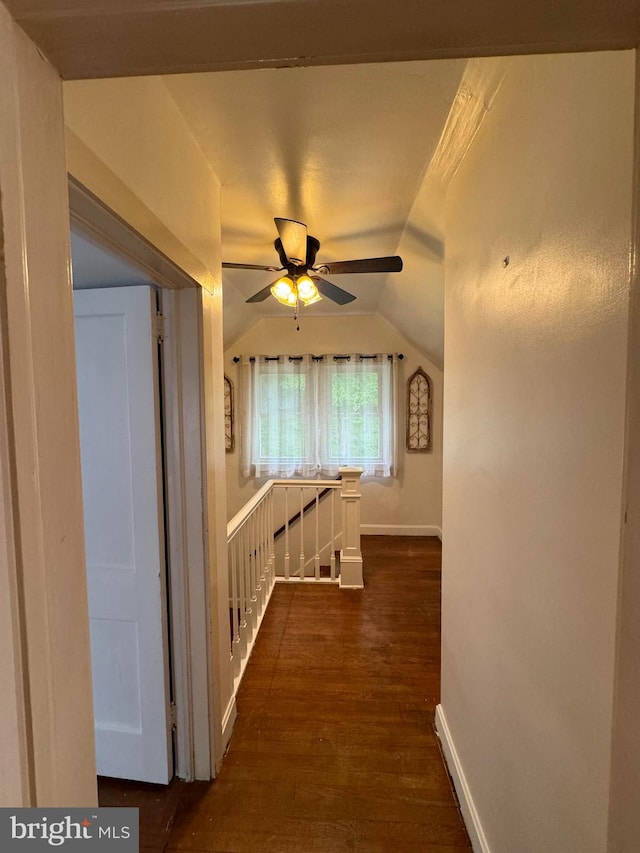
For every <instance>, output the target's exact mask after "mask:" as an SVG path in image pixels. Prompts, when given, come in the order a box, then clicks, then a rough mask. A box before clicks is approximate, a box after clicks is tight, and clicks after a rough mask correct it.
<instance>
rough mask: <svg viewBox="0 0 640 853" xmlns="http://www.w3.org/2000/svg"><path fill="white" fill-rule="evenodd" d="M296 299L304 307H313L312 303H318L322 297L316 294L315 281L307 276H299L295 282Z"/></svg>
mask: <svg viewBox="0 0 640 853" xmlns="http://www.w3.org/2000/svg"><path fill="white" fill-rule="evenodd" d="M296 287H297V290H298V297H299V299H300V300H301V302H303V303H304V305H313V304H314V302H319V301H320V300H321V299H322V296H320V294H319V293H318V288H317V287H316V283H315V281H313V279H311V278H309V276H308V275H301V276H299V277H298V279H297V281H296Z"/></svg>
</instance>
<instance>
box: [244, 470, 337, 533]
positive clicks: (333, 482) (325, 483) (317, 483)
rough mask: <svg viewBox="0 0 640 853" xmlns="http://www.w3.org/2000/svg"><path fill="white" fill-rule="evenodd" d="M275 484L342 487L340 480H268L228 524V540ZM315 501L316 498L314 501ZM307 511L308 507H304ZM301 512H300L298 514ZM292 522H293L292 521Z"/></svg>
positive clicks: (326, 487)
mask: <svg viewBox="0 0 640 853" xmlns="http://www.w3.org/2000/svg"><path fill="white" fill-rule="evenodd" d="M274 486H292V487H301V486H304V487H309V488H317V487H318V486H320V487H321V488H322V489H324V490H327V491H328V490H330V489H339V488H340V487H341V483H340V480H339V479H338V480H297V479H296V480H267V482H266V483H265V484H264V485H263V486H262V487H261V488H260V489H259V490H258V491H257V492H256V493H255V495H253V497H252V498H250V499H249V500H248V501H247V503H246V504H245V505H244V506H243V507H242V509H240V510H238V512H237V513H236V514H235V515H234V516H233V518H232V519H231V521H229V522H228V524H227V542H228V541H229V540H230V539H231V538H232V537H233V536H234V535H235V534H236V533H237V532H238V530H239V529H240V527H242V524H243V522H244V521H245V520H246V519H247V518H248V517H249V516H250V515H251V513H252V512H253V511H254V509H255V508H256V507H257V506H259V504H260V503H261V502H262V501H263V500H264V498H265V497H266V496H267V495H268V494H269V492H270V491H271V489H273V488H274ZM313 503H315V500H314V501H313ZM304 511H305V512H306V511H307V507H305V508H304ZM299 516H300V513H298V516H297V517H299ZM290 523H292V522H290Z"/></svg>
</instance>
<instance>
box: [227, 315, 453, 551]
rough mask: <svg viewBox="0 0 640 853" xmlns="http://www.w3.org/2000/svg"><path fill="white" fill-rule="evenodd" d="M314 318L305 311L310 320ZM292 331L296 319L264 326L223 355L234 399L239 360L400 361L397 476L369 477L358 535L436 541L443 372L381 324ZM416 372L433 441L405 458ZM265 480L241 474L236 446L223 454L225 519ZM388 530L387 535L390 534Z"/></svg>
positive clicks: (372, 320) (327, 323) (345, 320)
mask: <svg viewBox="0 0 640 853" xmlns="http://www.w3.org/2000/svg"><path fill="white" fill-rule="evenodd" d="M312 311H313V309H312V308H310V309H309V314H310V315H311V312H312ZM300 326H301V330H300V331H299V332H297V331H296V326H295V323H294V321H293V317H291V318H286V319H264V320H260V321H259V322H258V323H256V324H255V325H254V326H253V327H252V328H251V329H250V330H249V331H248V332H247V333H246V334H245V335H243V336H242V337H241V338H240V339H239V340H238V341H236V343H235V344H234V345H233V346H232V347H230V348H229V349H228V350H227V351H226V352H225V372H226V374H227V376H228V377H229V378H230V379H231V381H232V382H233V384H234V388H235V389H236V396H237V391H238V373H239V372H238V367H237V365H235V364H234V363H233V357H234V356H237V355H278V354H282V353H287V354H291V355H299V354H301V353H309V352H310V353H316V354H322V353H344V352H363V353H368V352H369V353H370V352H391V353H399V352H401V353H404V355H405V359H404V360H403V361H401V362H400V364H399V383H400V389H401V390H400V393H399V409H400V411H399V422H398V429H399V433H400V453H399V475H398V477H396V478H393V479H379V478H373V477H367V478H365V479H364V480H363V488H362V524H363V532H365V533H375V532H397V533H398V534H402V533H416V534H421V535H426V536H428V535H431V536H434V535H436V530H437V529H438V528H440V526H441V518H442V516H441V511H442V510H441V507H442V371H441V370H439V369H438V368H437V367H436V366H435V365H433V364H432V363H431V362H430V361H429V359H428V358H427V357H426V356H425V355H424V354H422V353H420V352H418V350H417V349H415V347H413V346H411V344H409V343H408V342H407V341H406V340H405V339H404V338H403V337H402V336H401V335H400V334H399V333H398V332H397V331H396V330H395V329H394V328H393V327H392V326H390V325H389V324H388V323H387V322H385V321H384V320H382V319H381V318H380V317H313V316H303V317H302V319H301V322H300ZM418 366H421V367H422V368H423V370H425V371H426V373H428V375H429V376H430V377H431V379H432V380H433V389H434V401H433V402H434V405H433V416H434V417H433V420H434V435H433V451H432V452H431V453H424V454H423V453H406V452H405V451H404V449H403V448H404V430H405V421H404V410H405V393H404V389H405V384H406V381H407V379H408V378H409V376H411V374H412V373H413V372H414V371H415V369H416V368H417V367H418ZM263 483H264V480H257V479H253V478H250V479H247V478H244V477H242V475H241V474H240V441H239V435H238V434H236V449H235V450H234V452H233V453H229V454H227V489H228V491H227V505H228V513H229V517H231V516H232V515H233V514H234V513H236V512H237V511H238V510H239V509H240V508H241V507H242V505H243V504H244V503H245V502H246V501H247V500H248V499H249V498H250V497H251V495H252V494H253V493H254V492H255V491H256V490H257V489H258V488H259V487H260V486H261V485H262V484H263ZM387 528H389V529H387Z"/></svg>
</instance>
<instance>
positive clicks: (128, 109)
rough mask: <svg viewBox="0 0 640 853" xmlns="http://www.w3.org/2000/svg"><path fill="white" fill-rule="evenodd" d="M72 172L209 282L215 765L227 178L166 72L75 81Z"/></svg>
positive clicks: (224, 615)
mask: <svg viewBox="0 0 640 853" xmlns="http://www.w3.org/2000/svg"><path fill="white" fill-rule="evenodd" d="M64 97H65V121H66V130H67V133H66V138H67V152H68V158H69V172H70V174H71V175H73V177H75V178H77V180H79V181H80V182H81V183H82V184H84V185H85V186H86V187H87V188H88V189H89V190H91V191H92V192H93V193H94V194H95V195H97V196H98V197H99V198H100V199H101V200H102V201H103V202H104V203H105V204H107V205H108V206H109V207H111V208H112V209H113V210H114V211H115V212H116V213H118V214H119V215H120V216H121V217H122V218H123V219H124V220H125V221H126V222H128V223H129V224H130V225H131V226H133V227H134V228H135V229H137V230H138V231H139V232H140V233H141V234H142V235H143V236H144V237H146V238H147V239H148V240H149V241H150V242H151V243H152V244H153V245H154V246H156V248H158V249H160V250H161V251H162V252H164V253H165V254H166V255H167V256H168V257H169V258H171V259H172V260H173V261H174V262H175V263H176V264H177V265H178V266H179V267H181V268H182V269H183V270H185V271H186V272H187V273H189V275H191V276H192V277H193V278H194V279H195V281H197V282H198V283H199V284H200V285H201V286H202V288H203V293H202V300H201V301H200V309H201V312H202V332H203V348H202V353H201V357H202V370H203V383H202V384H203V395H204V406H205V418H204V423H205V433H206V435H205V439H206V478H205V479H206V482H205V492H206V502H207V530H208V541H207V543H206V547H207V549H208V550H207V554H208V560H209V572H210V575H209V588H210V593H211V603H212V604H211V619H212V624H211V638H212V649H211V659H210V663H211V671H212V673H213V682H212V683H213V685H214V687H215V691H214V692H213V694H212V695H211V714H212V731H213V734H214V752H213V759H214V764H215V765H216V766H217V765H219V763H220V761H221V758H222V755H223V752H224V748H225V746H226V743H225V740H226V737H227V735H228V734H230V726H226V727H225V722H228V721H229V720H232V718H233V713H234V708H235V706H234V700H233V678H232V672H231V666H230V658H229V611H228V576H227V565H226V474H225V457H224V438H223V436H224V401H223V367H222V277H221V260H220V186H219V182H218V179H217V177H216V175H215V174H214V172H213V171H212V169H211V167H210V165H209V163H208V162H207V160H206V159H205V157H204V155H203V154H202V151H201V150H200V148H199V147H198V145H197V144H196V142H195V140H194V138H193V136H192V134H191V132H190V130H189V128H188V126H187V125H186V123H185V121H184V119H183V117H182V115H181V113H180V112H179V110H178V109H177V107H176V105H175V102H174V101H173V99H172V98H171V96H170V94H169V92H168V90H167V88H166V86H165V85H164V83H163V82H162V79H161V78H158V77H149V78H130V79H117V80H91V81H81V82H73V83H67V84H65V88H64ZM202 594H203V595H204V590H203V591H202Z"/></svg>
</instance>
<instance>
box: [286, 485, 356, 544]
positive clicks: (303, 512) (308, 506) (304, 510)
mask: <svg viewBox="0 0 640 853" xmlns="http://www.w3.org/2000/svg"><path fill="white" fill-rule="evenodd" d="M287 482H289V481H287ZM313 482H314V483H315V484H316V485H318V484H319V481H318V480H314V481H313ZM320 482H321V481H320ZM331 483H332V485H330V486H325V487H324V488H323V489H322V491H321V492H320V494H319V495H318V501H321V500H322V499H323V498H324V497H326V496H327V495H328V494H329V492H330V491H331V490H332V489H337V488H340V487H341V485H342V483H341V480H340V478H339V477H338V478H337V479H336V480H331ZM297 484H298V483H297V481H296V485H297ZM315 505H316V498H315V497H313V498H311V500H310V501H309V503H308V504H306V505H305V506H303V507H302V509H301V510H299V511H298V512H296V514H295V515H292V516H291V518H290V519H289V521H285V523H284V524H283V525H282V527H279V528H278V529H277V530H276V531H275V533H274V534H273V538H274V541H275V540H276V539H279V538H280V537H281V536H282V534H283V533H284V532H285V530H286V529H287V527H291V525H292V524H295V523H296V521H299V520H300V518H301V516H303V515H306V514H307V512H308V511H309V510H310V509H311V507H312V506H315Z"/></svg>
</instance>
